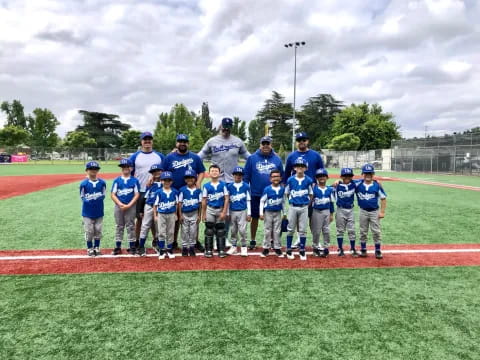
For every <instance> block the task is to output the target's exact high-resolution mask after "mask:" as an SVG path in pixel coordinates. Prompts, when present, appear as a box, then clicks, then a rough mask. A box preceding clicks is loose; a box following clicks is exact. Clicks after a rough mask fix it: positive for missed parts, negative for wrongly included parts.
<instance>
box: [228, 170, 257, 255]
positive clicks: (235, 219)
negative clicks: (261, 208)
mask: <svg viewBox="0 0 480 360" xmlns="http://www.w3.org/2000/svg"><path fill="white" fill-rule="evenodd" d="M232 174H233V183H229V184H227V190H228V195H229V200H230V231H231V233H230V239H231V241H232V246H231V247H230V249H229V250H228V252H227V254H228V255H233V254H236V253H237V243H238V235H240V244H241V250H240V254H241V255H242V256H248V253H247V238H246V237H247V222H250V221H251V219H252V218H251V208H250V200H251V198H250V186H249V185H248V184H247V183H246V182H244V181H243V168H241V167H240V166H236V167H235V168H234V169H233V172H232Z"/></svg>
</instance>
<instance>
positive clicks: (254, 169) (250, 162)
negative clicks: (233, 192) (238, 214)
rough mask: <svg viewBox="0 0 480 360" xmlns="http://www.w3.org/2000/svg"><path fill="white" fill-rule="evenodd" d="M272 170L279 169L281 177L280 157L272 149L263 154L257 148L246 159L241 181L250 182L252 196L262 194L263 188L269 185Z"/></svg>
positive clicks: (281, 165)
mask: <svg viewBox="0 0 480 360" xmlns="http://www.w3.org/2000/svg"><path fill="white" fill-rule="evenodd" d="M272 170H279V171H280V176H282V177H283V164H282V159H280V157H279V156H278V155H277V154H275V152H273V151H271V152H270V153H269V154H263V153H262V152H261V151H260V150H257V151H256V152H255V153H254V154H253V155H251V156H250V157H249V158H248V159H247V162H246V163H245V172H244V175H243V181H245V182H246V183H247V184H250V193H251V195H252V196H258V197H261V196H262V194H263V190H264V189H265V188H266V187H267V186H269V185H270V172H271V171H272Z"/></svg>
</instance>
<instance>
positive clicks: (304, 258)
mask: <svg viewBox="0 0 480 360" xmlns="http://www.w3.org/2000/svg"><path fill="white" fill-rule="evenodd" d="M299 254H300V260H303V261H305V260H307V254H306V253H305V251H300V252H299Z"/></svg>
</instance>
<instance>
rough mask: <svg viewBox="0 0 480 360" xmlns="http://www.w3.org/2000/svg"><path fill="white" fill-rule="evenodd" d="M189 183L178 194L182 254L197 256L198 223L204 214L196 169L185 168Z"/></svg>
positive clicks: (185, 176) (186, 178)
mask: <svg viewBox="0 0 480 360" xmlns="http://www.w3.org/2000/svg"><path fill="white" fill-rule="evenodd" d="M184 178H185V182H186V183H187V185H185V186H183V187H182V188H181V189H180V192H179V194H178V208H179V209H178V217H179V220H180V224H181V225H182V256H188V255H190V256H195V255H196V254H195V244H196V242H197V234H198V224H199V223H200V219H201V216H202V190H200V189H198V188H197V173H196V172H195V170H185V175H184Z"/></svg>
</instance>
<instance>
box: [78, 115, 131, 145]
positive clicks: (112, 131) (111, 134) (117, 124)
mask: <svg viewBox="0 0 480 360" xmlns="http://www.w3.org/2000/svg"><path fill="white" fill-rule="evenodd" d="M79 113H80V114H81V115H82V116H83V125H79V126H77V128H76V129H75V130H78V131H85V132H86V133H87V134H88V135H89V136H90V137H91V138H93V139H95V141H96V144H97V146H96V147H99V148H107V147H120V145H121V144H122V139H121V137H120V136H121V134H122V132H123V131H126V130H128V129H130V125H129V124H125V123H123V122H121V121H120V120H118V117H119V116H118V115H114V114H106V113H101V112H94V111H86V110H79Z"/></svg>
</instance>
